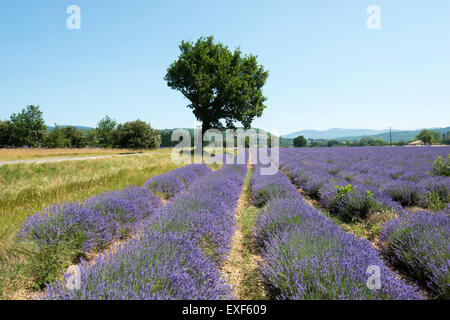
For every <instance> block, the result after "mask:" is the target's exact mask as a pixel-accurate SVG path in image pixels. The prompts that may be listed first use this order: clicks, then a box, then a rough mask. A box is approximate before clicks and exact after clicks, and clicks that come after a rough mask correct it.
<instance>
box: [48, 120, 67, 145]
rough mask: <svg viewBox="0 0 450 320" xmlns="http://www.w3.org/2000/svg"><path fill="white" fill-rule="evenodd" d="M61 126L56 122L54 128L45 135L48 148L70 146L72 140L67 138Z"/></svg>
mask: <svg viewBox="0 0 450 320" xmlns="http://www.w3.org/2000/svg"><path fill="white" fill-rule="evenodd" d="M62 129H63V128H61V127H60V126H58V125H57V124H55V127H54V128H53V130H50V131H49V132H48V133H47V135H46V136H45V143H44V144H45V146H46V147H47V148H68V147H70V140H69V139H67V138H66V136H65V135H64V132H63V130H62Z"/></svg>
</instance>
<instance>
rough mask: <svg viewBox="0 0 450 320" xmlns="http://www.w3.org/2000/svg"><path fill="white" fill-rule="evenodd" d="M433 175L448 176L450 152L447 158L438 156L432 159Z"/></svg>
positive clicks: (449, 173) (449, 172)
mask: <svg viewBox="0 0 450 320" xmlns="http://www.w3.org/2000/svg"><path fill="white" fill-rule="evenodd" d="M433 175H435V176H444V177H450V154H449V155H448V157H447V160H445V159H443V158H442V157H441V156H438V157H437V158H436V159H435V160H434V166H433Z"/></svg>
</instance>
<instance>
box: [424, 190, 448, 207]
mask: <svg viewBox="0 0 450 320" xmlns="http://www.w3.org/2000/svg"><path fill="white" fill-rule="evenodd" d="M448 198H449V197H448V196H447V198H445V197H442V196H441V195H440V194H439V192H438V191H433V192H428V194H427V199H426V205H427V208H429V209H431V210H434V211H440V210H444V209H445V208H447V204H448V200H449V199H448Z"/></svg>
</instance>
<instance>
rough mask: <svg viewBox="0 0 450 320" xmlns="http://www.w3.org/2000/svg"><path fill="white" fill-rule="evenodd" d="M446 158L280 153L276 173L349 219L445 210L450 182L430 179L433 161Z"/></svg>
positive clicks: (369, 151) (384, 150) (402, 153)
mask: <svg viewBox="0 0 450 320" xmlns="http://www.w3.org/2000/svg"><path fill="white" fill-rule="evenodd" d="M448 153H450V148H447V147H440V148H437V147H435V148H432V147H430V148H421V149H420V150H418V149H417V148H407V147H404V148H401V147H398V148H389V147H367V148H307V149H306V148H305V149H285V150H283V151H282V152H281V154H280V168H281V169H282V170H284V171H286V172H287V174H288V175H289V177H290V179H291V181H292V182H293V183H295V184H296V185H297V186H298V187H300V188H302V189H303V190H304V191H305V192H306V193H307V194H308V195H310V196H312V197H316V198H318V199H319V200H320V202H321V203H322V205H324V206H325V207H326V208H327V209H328V210H330V211H331V212H333V213H336V214H337V215H339V216H341V217H342V218H344V219H347V220H351V219H353V218H354V217H359V218H365V217H366V216H367V215H368V213H369V211H370V210H372V209H373V208H374V207H375V208H376V209H379V208H380V207H381V208H382V207H387V208H393V209H395V210H396V211H397V212H401V211H402V209H403V207H404V206H421V207H425V208H426V207H429V208H432V209H433V210H448V208H449V201H450V179H449V178H448V177H443V176H436V175H432V174H431V172H432V169H433V160H434V159H436V158H437V157H438V156H444V157H446V154H448ZM377 207H378V208H377Z"/></svg>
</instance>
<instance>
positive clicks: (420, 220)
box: [280, 148, 450, 298]
mask: <svg viewBox="0 0 450 320" xmlns="http://www.w3.org/2000/svg"><path fill="white" fill-rule="evenodd" d="M448 151H449V149H448V148H420V149H417V148H412V149H409V148H357V149H343V148H331V150H323V149H317V150H312V151H309V150H308V151H304V150H300V149H296V150H295V149H294V150H289V151H287V150H286V151H285V152H283V153H282V157H281V161H280V162H281V167H282V168H283V170H285V171H286V172H287V174H288V175H289V177H290V178H291V180H292V181H293V182H294V183H295V184H296V185H297V186H299V187H301V188H302V189H303V190H304V191H305V192H306V193H307V194H309V195H311V196H317V197H318V198H319V200H320V202H321V203H322V205H324V206H325V207H326V208H327V209H328V210H329V211H330V213H332V214H336V215H338V216H339V217H340V218H342V219H343V220H352V219H354V218H355V217H357V218H362V219H364V218H366V217H367V216H368V215H369V214H370V212H371V211H376V210H379V209H382V207H389V208H394V209H395V210H396V211H397V213H398V215H399V217H398V218H397V219H394V220H392V221H390V222H389V223H387V224H386V225H384V226H383V230H382V232H381V234H380V241H381V253H382V254H383V256H384V258H385V259H386V260H387V261H389V262H390V264H391V265H394V266H396V267H398V268H399V269H401V270H402V271H403V272H404V273H405V274H407V275H409V276H410V277H411V278H412V279H414V280H415V281H417V282H418V283H420V284H421V285H423V286H424V287H427V288H428V290H429V291H430V292H431V294H432V296H433V297H436V298H449V297H450V250H449V240H448V239H449V238H450V216H449V210H448V199H449V189H450V179H448V177H447V178H445V177H439V176H433V175H430V174H429V173H426V174H423V173H424V172H431V171H432V167H433V159H434V158H436V157H439V156H442V155H444V154H445V153H446V152H448ZM382 157H384V158H386V159H385V160H383V161H382V159H381V158H382ZM444 157H445V155H444ZM311 160H313V161H314V160H315V161H317V163H315V164H314V165H313V163H312V162H311ZM358 161H359V162H358ZM380 163H382V165H383V166H386V167H385V168H384V169H382V167H381V166H380ZM358 170H360V171H358ZM355 172H358V173H355ZM383 172H384V173H383ZM344 177H345V179H344ZM400 177H402V178H400ZM414 177H415V178H417V179H419V177H421V179H422V180H420V179H419V180H417V182H414V180H415V178H414ZM394 178H395V179H397V180H395V179H394ZM389 180H391V181H389ZM392 180H395V181H392ZM382 181H384V182H382ZM350 182H351V184H350ZM383 183H385V184H383ZM411 185H415V186H414V187H408V186H411ZM402 186H403V187H402ZM397 187H398V189H396V188H397ZM419 189H422V191H420V192H419V191H417V190H419ZM393 190H395V192H393ZM414 190H416V191H414ZM433 194H434V195H436V197H435V198H437V203H438V204H440V205H441V206H440V207H438V208H437V209H443V210H441V211H438V212H440V213H439V214H435V213H433V212H418V213H413V212H404V210H403V208H402V206H401V205H405V204H409V205H412V204H422V205H423V204H424V203H425V205H424V206H427V201H425V202H423V200H424V199H426V198H428V200H429V197H430V195H431V196H433ZM399 199H403V200H402V201H401V203H395V202H393V200H399ZM407 199H409V200H407ZM414 199H416V200H414ZM417 199H422V200H421V201H418V200H417ZM404 201H407V202H406V203H405V202H404ZM415 201H418V202H415ZM428 204H429V202H428ZM442 205H443V206H442ZM380 207H381V208H380Z"/></svg>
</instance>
